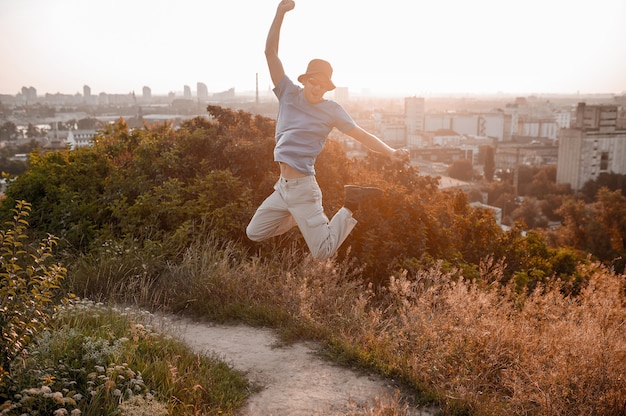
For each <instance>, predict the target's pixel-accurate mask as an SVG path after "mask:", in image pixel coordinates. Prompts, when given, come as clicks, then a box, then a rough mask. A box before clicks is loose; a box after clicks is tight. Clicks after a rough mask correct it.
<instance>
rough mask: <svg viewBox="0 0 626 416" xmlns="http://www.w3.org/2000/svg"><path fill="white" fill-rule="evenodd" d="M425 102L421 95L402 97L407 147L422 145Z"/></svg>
mask: <svg viewBox="0 0 626 416" xmlns="http://www.w3.org/2000/svg"><path fill="white" fill-rule="evenodd" d="M424 113H425V102H424V98H423V97H405V98H404V125H405V126H406V144H407V146H409V147H420V146H422V145H423V140H422V137H423V135H422V133H423V131H424Z"/></svg>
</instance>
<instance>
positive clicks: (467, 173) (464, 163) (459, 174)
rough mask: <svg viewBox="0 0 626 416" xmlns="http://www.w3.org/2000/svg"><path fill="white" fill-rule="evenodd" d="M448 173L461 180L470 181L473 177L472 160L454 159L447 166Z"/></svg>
mask: <svg viewBox="0 0 626 416" xmlns="http://www.w3.org/2000/svg"><path fill="white" fill-rule="evenodd" d="M448 175H450V177H451V178H454V179H458V180H461V181H471V180H472V178H473V177H474V167H473V166H472V161H471V160H469V159H461V160H455V161H454V162H452V164H451V165H450V167H449V168H448Z"/></svg>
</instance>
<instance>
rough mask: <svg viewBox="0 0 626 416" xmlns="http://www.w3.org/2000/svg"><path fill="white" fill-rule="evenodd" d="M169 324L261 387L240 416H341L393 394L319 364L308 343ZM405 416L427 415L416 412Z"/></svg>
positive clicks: (382, 385)
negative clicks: (280, 341) (284, 341)
mask: <svg viewBox="0 0 626 416" xmlns="http://www.w3.org/2000/svg"><path fill="white" fill-rule="evenodd" d="M170 324H171V325H168V326H170V327H171V329H172V330H173V331H174V333H175V334H176V335H177V336H178V337H179V338H181V339H182V340H183V341H185V342H187V343H188V344H189V345H190V346H191V347H192V348H194V349H195V350H196V351H198V352H201V353H211V354H215V355H216V356H217V357H219V358H221V359H223V360H224V361H225V362H226V363H228V364H229V365H231V366H232V367H233V368H235V369H237V370H240V371H243V372H245V373H246V374H247V377H248V379H249V380H250V381H251V382H253V383H254V384H257V385H260V386H261V387H262V390H261V391H260V392H259V393H255V394H253V395H252V396H251V397H250V398H249V399H248V401H247V403H246V405H245V406H244V407H243V408H242V409H241V410H240V412H239V415H240V416H313V415H319V416H321V415H323V416H332V415H345V414H346V413H347V412H349V411H350V410H352V411H355V410H358V409H362V408H363V406H364V405H366V406H369V407H371V406H372V405H373V404H374V399H375V398H376V397H379V398H381V399H385V398H389V397H392V396H393V394H394V392H395V388H394V387H393V386H392V385H391V382H389V381H387V380H384V379H381V378H379V377H376V376H372V375H366V374H362V373H360V372H356V371H353V370H350V369H347V368H344V367H340V366H337V365H334V364H333V363H331V362H328V361H326V360H323V359H322V358H320V357H319V356H317V355H316V354H315V350H316V348H317V345H315V344H313V343H297V344H294V345H289V346H280V345H279V340H278V338H277V336H276V334H275V333H274V332H273V331H272V330H270V329H263V328H252V327H249V326H244V325H238V326H223V325H213V324H204V323H197V322H191V321H187V320H176V321H170ZM411 414H415V415H423V416H429V415H430V413H428V412H426V411H418V410H415V411H412V412H411Z"/></svg>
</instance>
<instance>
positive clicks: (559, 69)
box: [0, 0, 626, 95]
mask: <svg viewBox="0 0 626 416" xmlns="http://www.w3.org/2000/svg"><path fill="white" fill-rule="evenodd" d="M277 4H278V1H277V0H241V1H232V2H225V3H219V4H216V3H215V2H211V1H207V2H206V3H199V2H193V1H191V0H179V1H175V2H174V1H169V0H153V1H145V0H135V1H133V2H123V1H119V0H111V1H107V2H104V1H101V0H93V1H90V2H84V1H80V0H58V1H55V2H49V1H45V0H3V1H2V2H0V56H2V57H3V62H4V64H3V65H2V70H1V72H2V76H1V77H0V94H11V95H14V94H17V93H19V92H20V90H21V88H22V87H31V86H32V87H34V88H35V89H37V92H38V93H40V94H41V93H57V92H59V93H64V94H75V93H82V88H83V85H89V86H90V88H91V91H92V94H99V93H103V92H104V93H108V94H125V93H129V92H132V91H134V92H135V93H136V94H138V95H139V94H141V91H142V88H143V87H144V86H148V87H150V88H151V90H152V93H153V94H154V95H165V94H167V93H169V92H179V91H182V89H183V86H184V85H189V86H190V87H191V88H192V90H193V91H195V89H196V84H197V83H198V82H202V83H204V84H206V85H207V88H208V90H209V91H210V92H220V91H225V90H228V89H229V88H235V89H236V90H237V92H242V91H253V90H254V89H255V88H256V76H257V74H258V81H259V90H260V91H269V89H270V85H271V82H270V80H269V73H268V70H267V67H266V64H265V59H264V55H263V49H264V44H265V36H266V33H267V29H268V28H269V25H270V23H271V20H272V18H273V15H274V12H275V10H276V6H277ZM624 16H626V2H624V1H623V0H599V1H597V2H594V3H593V4H590V3H589V2H586V1H580V0H576V1H565V0H552V1H550V2H545V1H539V0H528V1H524V2H521V1H515V2H501V1H495V0H476V1H474V2H465V1H461V0H444V1H437V2H435V1H432V2H428V3H426V2H420V3H408V2H406V1H401V0H388V1H386V2H376V3H373V2H372V3H370V2H363V1H362V0H361V1H357V0H343V1H342V2H333V1H331V0H315V1H314V0H297V1H296V8H295V9H294V10H293V11H292V12H290V13H289V14H288V15H287V16H286V18H285V22H284V24H283V32H282V38H281V46H280V55H281V58H282V60H283V63H284V65H285V70H286V72H287V74H288V75H289V76H291V77H292V79H295V78H296V77H297V76H298V75H299V74H300V73H301V72H302V71H303V70H304V68H305V67H306V64H307V62H308V60H309V59H310V58H313V57H322V58H325V59H328V60H329V61H330V62H331V63H332V64H333V66H334V68H335V74H334V77H333V78H334V80H335V83H336V84H337V85H338V86H342V87H347V88H349V89H350V91H351V92H355V93H359V92H363V91H365V90H367V91H368V92H371V93H375V94H404V95H431V94H434V95H436V94H496V93H506V94H533V93H546V94H574V93H581V94H596V93H609V94H610V93H615V94H622V93H625V92H626V76H624V74H626V54H625V53H623V50H626V25H623V17H624Z"/></svg>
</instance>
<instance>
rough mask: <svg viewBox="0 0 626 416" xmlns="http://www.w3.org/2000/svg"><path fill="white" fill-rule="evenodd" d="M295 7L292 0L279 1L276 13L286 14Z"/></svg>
mask: <svg viewBox="0 0 626 416" xmlns="http://www.w3.org/2000/svg"><path fill="white" fill-rule="evenodd" d="M294 7H296V2H295V1H294V0H281V2H280V3H279V4H278V12H281V13H283V14H284V13H287V12H288V11H289V10H293V8H294Z"/></svg>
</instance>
